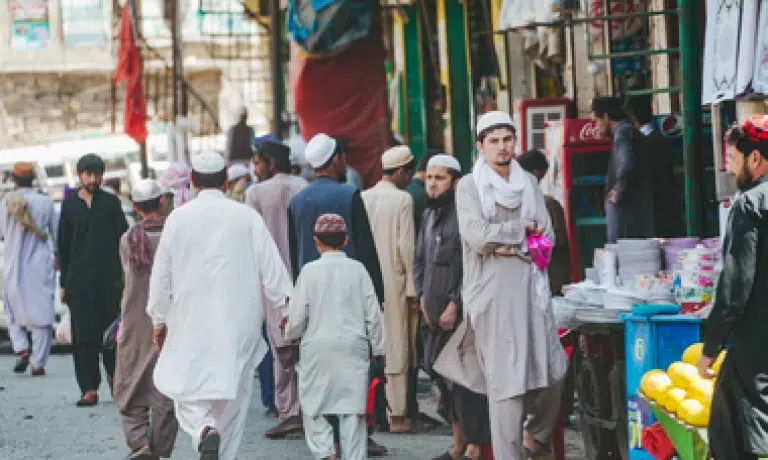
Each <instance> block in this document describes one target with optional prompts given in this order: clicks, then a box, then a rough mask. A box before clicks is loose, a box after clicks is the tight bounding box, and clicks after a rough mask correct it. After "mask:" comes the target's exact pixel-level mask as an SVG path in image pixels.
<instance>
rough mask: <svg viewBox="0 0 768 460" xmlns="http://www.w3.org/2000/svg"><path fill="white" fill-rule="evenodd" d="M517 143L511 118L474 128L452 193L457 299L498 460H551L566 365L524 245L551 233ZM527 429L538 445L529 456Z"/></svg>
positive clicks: (545, 290)
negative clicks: (470, 165) (471, 147)
mask: <svg viewBox="0 0 768 460" xmlns="http://www.w3.org/2000/svg"><path fill="white" fill-rule="evenodd" d="M515 141H516V137H515V129H514V125H513V123H512V119H511V118H510V117H509V115H508V114H506V113H503V112H490V113H488V114H485V115H483V117H481V118H480V120H479V121H478V126H477V147H478V150H479V151H480V152H481V154H482V155H481V156H480V158H479V159H478V161H477V164H475V167H474V169H473V172H472V174H471V175H468V176H466V177H465V178H463V179H462V180H461V182H459V185H458V190H457V193H456V200H457V209H458V216H459V230H460V232H461V235H462V239H463V246H464V248H463V260H464V285H463V296H462V297H463V300H464V308H465V311H466V315H467V318H468V321H469V323H470V325H471V327H473V328H474V331H475V339H476V348H477V354H478V358H479V360H480V369H481V370H482V372H483V373H484V374H485V380H486V385H487V392H488V402H489V413H490V417H491V438H492V443H493V453H494V456H495V457H496V458H499V459H504V460H525V459H526V458H527V456H526V455H528V456H530V457H531V458H533V459H551V458H554V457H552V453H551V451H550V449H549V438H550V435H551V433H552V430H553V428H554V426H555V423H556V421H557V415H558V413H559V409H560V401H561V397H562V381H563V379H564V377H565V372H566V367H567V365H566V360H565V352H564V350H563V348H562V346H561V345H560V341H559V339H558V336H557V330H556V327H555V323H554V318H553V315H552V309H551V302H550V297H549V296H550V294H549V281H548V278H547V274H546V271H545V270H539V269H538V268H536V266H535V265H534V264H533V263H532V261H531V258H530V256H529V255H528V251H527V237H528V235H530V234H535V235H541V234H544V235H546V236H548V237H549V238H550V239H553V238H554V235H553V232H552V225H551V224H550V219H549V215H548V213H547V208H546V205H545V203H544V196H543V195H542V193H541V191H540V190H539V188H538V186H537V183H536V178H535V177H533V175H531V174H529V173H527V172H525V171H524V170H523V169H522V167H521V166H520V165H519V164H518V163H517V162H516V161H515V160H514V159H513V156H514V153H513V152H514V145H515ZM526 419H527V420H526ZM524 426H525V429H526V431H527V432H528V433H529V434H530V435H531V436H532V437H533V439H535V440H536V442H535V443H534V444H535V445H533V446H530V448H531V449H530V451H529V452H527V453H526V450H527V448H526V446H524V445H523V428H524Z"/></svg>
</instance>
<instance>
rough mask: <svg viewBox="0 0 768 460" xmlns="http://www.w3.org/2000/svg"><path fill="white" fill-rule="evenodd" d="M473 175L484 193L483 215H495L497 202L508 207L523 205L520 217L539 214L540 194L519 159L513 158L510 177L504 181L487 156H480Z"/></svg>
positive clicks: (481, 193)
mask: <svg viewBox="0 0 768 460" xmlns="http://www.w3.org/2000/svg"><path fill="white" fill-rule="evenodd" d="M472 177H474V179H475V185H477V189H478V191H479V192H480V206H481V208H482V212H483V217H485V218H489V217H493V216H495V215H496V205H497V204H499V205H501V206H503V207H505V208H508V209H517V208H520V217H522V218H523V219H534V218H535V217H536V194H535V191H534V189H533V183H532V182H531V180H530V178H529V177H528V175H527V173H526V172H525V170H524V169H523V168H522V166H520V164H519V163H518V162H517V160H512V163H510V165H509V177H508V178H507V180H504V178H502V177H501V176H499V175H498V174H497V173H496V172H495V171H494V170H493V169H491V167H490V166H489V165H488V162H487V161H486V160H485V156H483V155H480V157H479V158H478V160H477V162H476V163H475V167H474V168H473V169H472Z"/></svg>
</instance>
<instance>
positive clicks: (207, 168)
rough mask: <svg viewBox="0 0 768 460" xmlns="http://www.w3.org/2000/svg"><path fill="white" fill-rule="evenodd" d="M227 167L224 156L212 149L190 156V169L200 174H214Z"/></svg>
mask: <svg viewBox="0 0 768 460" xmlns="http://www.w3.org/2000/svg"><path fill="white" fill-rule="evenodd" d="M226 167H227V162H226V161H224V158H223V157H222V156H221V155H219V154H218V153H216V152H214V151H210V150H209V151H205V152H201V153H198V154H197V155H195V156H194V157H193V158H192V170H193V171H196V172H199V173H200V174H216V173H217V172H221V171H223V170H224V169H226Z"/></svg>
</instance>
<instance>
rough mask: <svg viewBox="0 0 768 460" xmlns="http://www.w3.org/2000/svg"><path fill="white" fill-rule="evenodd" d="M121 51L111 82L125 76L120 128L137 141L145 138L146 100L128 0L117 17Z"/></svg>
mask: <svg viewBox="0 0 768 460" xmlns="http://www.w3.org/2000/svg"><path fill="white" fill-rule="evenodd" d="M119 39H120V51H119V53H118V55H117V68H116V69H115V77H114V82H115V83H117V82H119V81H122V80H125V82H126V84H125V120H124V121H123V131H124V132H125V134H127V135H128V136H130V137H132V138H133V139H134V140H135V141H136V142H138V143H139V144H141V143H143V142H144V141H145V140H146V139H147V134H148V133H147V102H146V99H145V98H144V84H143V83H142V81H141V56H140V55H139V48H138V46H137V45H136V37H135V34H134V31H133V22H132V21H131V3H130V2H126V4H125V6H124V7H123V14H122V18H121V20H120V35H119Z"/></svg>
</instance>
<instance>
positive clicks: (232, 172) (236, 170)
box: [227, 163, 250, 182]
mask: <svg viewBox="0 0 768 460" xmlns="http://www.w3.org/2000/svg"><path fill="white" fill-rule="evenodd" d="M249 172H250V171H249V170H248V167H247V166H245V165H244V164H242V163H235V164H233V165H232V166H230V167H229V169H228V170H227V179H228V180H229V181H230V182H232V181H236V180H238V179H240V178H242V177H243V176H247V175H248V173H249Z"/></svg>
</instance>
